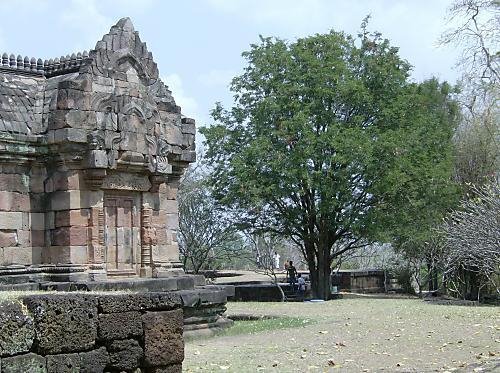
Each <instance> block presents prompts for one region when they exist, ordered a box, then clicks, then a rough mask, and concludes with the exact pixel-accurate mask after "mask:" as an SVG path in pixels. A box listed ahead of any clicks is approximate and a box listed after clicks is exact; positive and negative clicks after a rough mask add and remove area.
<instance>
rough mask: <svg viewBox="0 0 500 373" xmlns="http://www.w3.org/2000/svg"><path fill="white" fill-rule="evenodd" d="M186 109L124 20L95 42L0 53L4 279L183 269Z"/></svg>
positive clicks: (106, 276) (188, 145) (188, 152)
mask: <svg viewBox="0 0 500 373" xmlns="http://www.w3.org/2000/svg"><path fill="white" fill-rule="evenodd" d="M194 137H195V122H194V120H193V119H190V118H186V117H184V116H183V115H182V114H181V109H180V107H179V106H177V105H176V103H175V101H174V99H173V97H172V94H171V92H170V91H169V90H168V88H167V86H166V85H165V84H164V83H163V82H162V81H161V80H160V78H159V75H158V67H157V64H156V63H155V62H154V60H153V56H152V54H151V52H149V51H148V49H147V47H146V44H145V43H144V42H142V41H141V39H140V38H139V34H138V33H137V32H136V31H134V28H133V25H132V22H131V21H130V19H128V18H124V19H121V20H120V21H119V22H118V23H117V24H116V25H115V26H113V27H111V30H110V32H109V33H108V34H106V35H104V37H103V38H102V40H100V41H99V42H97V44H96V46H95V49H93V50H91V51H90V52H88V53H87V52H83V53H78V54H72V55H71V56H66V57H61V58H56V59H54V60H53V59H50V60H48V61H44V62H42V60H40V59H38V60H35V59H34V58H31V59H30V58H28V57H24V58H22V57H21V56H17V57H15V56H14V55H10V56H8V55H7V54H3V55H2V56H1V61H0V284H15V283H23V282H43V281H104V280H110V279H120V278H124V277H125V278H136V277H137V278H138V277H146V278H147V277H149V278H151V277H153V278H160V277H171V276H175V275H182V274H183V270H182V267H181V263H180V261H179V250H178V245H177V242H176V231H177V228H178V210H177V201H176V194H177V188H178V185H179V178H180V177H181V176H182V174H183V172H184V170H185V169H186V167H188V165H189V164H190V163H191V162H193V161H195V141H194Z"/></svg>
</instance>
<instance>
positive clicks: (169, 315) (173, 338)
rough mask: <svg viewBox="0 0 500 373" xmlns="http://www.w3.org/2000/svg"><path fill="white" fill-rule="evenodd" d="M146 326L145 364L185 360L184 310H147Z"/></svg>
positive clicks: (143, 318)
mask: <svg viewBox="0 0 500 373" xmlns="http://www.w3.org/2000/svg"><path fill="white" fill-rule="evenodd" d="M142 322H143V327H144V364H145V365H146V366H165V365H171V364H180V363H182V361H183V360H184V341H183V339H182V327H183V318H182V310H174V311H163V312H147V313H146V314H144V315H143V316H142Z"/></svg>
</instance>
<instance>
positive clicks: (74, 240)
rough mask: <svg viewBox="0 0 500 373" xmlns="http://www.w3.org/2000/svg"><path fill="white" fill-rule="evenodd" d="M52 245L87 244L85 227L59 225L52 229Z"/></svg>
mask: <svg viewBox="0 0 500 373" xmlns="http://www.w3.org/2000/svg"><path fill="white" fill-rule="evenodd" d="M51 242H52V245H53V246H83V245H86V244H87V228H86V227H60V228H56V229H54V230H53V231H52V241H51Z"/></svg>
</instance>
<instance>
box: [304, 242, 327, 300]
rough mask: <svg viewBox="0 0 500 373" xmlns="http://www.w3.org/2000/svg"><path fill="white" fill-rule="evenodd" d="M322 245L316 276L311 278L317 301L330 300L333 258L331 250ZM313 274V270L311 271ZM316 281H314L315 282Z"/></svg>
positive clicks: (319, 250) (319, 251)
mask: <svg viewBox="0 0 500 373" xmlns="http://www.w3.org/2000/svg"><path fill="white" fill-rule="evenodd" d="M325 246H326V245H321V242H320V247H319V248H318V253H317V258H316V268H315V272H316V273H315V275H314V276H312V277H311V285H312V291H313V296H314V297H315V298H317V299H324V300H328V299H330V283H331V267H330V266H331V258H330V248H326V247H325ZM309 271H310V273H311V270H309ZM313 280H314V281H313Z"/></svg>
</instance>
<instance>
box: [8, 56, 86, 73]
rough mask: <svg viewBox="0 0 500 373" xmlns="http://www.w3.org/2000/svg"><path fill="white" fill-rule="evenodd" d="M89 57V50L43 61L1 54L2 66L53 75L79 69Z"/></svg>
mask: <svg viewBox="0 0 500 373" xmlns="http://www.w3.org/2000/svg"><path fill="white" fill-rule="evenodd" d="M88 58H89V53H88V52H87V51H83V52H78V53H73V54H71V55H67V56H61V57H60V58H51V59H50V60H45V61H42V59H41V58H38V59H36V58H34V57H31V58H29V57H28V56H25V57H24V58H23V57H22V56H21V55H18V56H17V57H16V56H15V55H14V54H10V55H8V54H7V53H3V54H2V55H1V56H0V68H3V69H7V70H15V71H17V72H23V73H29V74H35V75H45V76H47V77H51V76H55V75H59V74H66V73H69V72H72V71H76V70H78V69H79V68H80V66H81V65H82V64H83V63H84V62H85V61H86V60H87V59H88Z"/></svg>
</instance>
